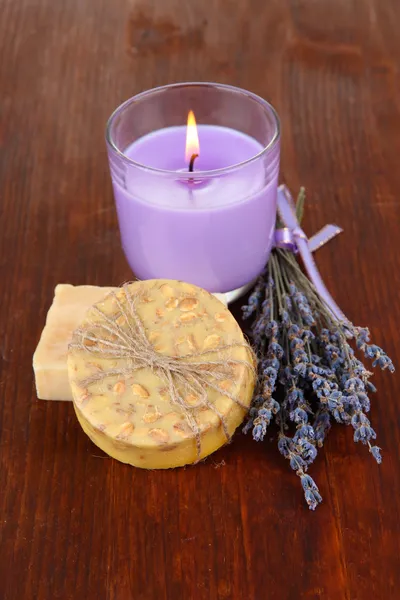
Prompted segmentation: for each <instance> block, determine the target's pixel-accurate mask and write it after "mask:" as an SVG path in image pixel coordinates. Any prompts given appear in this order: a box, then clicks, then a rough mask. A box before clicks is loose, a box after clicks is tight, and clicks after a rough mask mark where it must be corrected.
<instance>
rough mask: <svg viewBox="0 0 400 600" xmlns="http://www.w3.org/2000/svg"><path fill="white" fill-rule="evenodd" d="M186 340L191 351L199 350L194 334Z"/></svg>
mask: <svg viewBox="0 0 400 600" xmlns="http://www.w3.org/2000/svg"><path fill="white" fill-rule="evenodd" d="M186 340H187V343H188V346H189V349H190V350H192V351H193V350H197V349H198V348H197V344H196V340H195V339H194V335H193V334H192V333H191V334H190V335H189V336H188V337H187V338H186Z"/></svg>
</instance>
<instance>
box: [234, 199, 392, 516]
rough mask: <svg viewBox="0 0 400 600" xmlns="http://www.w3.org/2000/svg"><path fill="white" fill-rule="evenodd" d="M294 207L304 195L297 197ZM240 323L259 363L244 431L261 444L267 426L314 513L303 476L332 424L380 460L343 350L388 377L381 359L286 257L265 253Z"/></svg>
mask: <svg viewBox="0 0 400 600" xmlns="http://www.w3.org/2000/svg"><path fill="white" fill-rule="evenodd" d="M299 198H300V202H301V205H302V204H303V201H304V194H301V196H300V197H299ZM242 310H243V317H244V318H245V319H249V318H252V319H253V323H252V342H253V347H254V350H255V351H256V353H257V355H258V357H259V367H258V368H259V379H258V385H257V389H256V394H255V396H254V399H253V402H252V406H251V409H250V412H249V418H248V421H247V423H246V425H245V427H244V431H245V432H248V431H252V433H253V438H254V439H255V440H256V441H262V440H263V439H264V437H265V435H266V432H267V428H268V427H269V426H270V425H271V423H272V422H275V424H276V425H277V426H278V448H279V451H280V453H281V454H282V455H283V456H284V457H285V458H287V459H288V460H289V464H290V466H291V468H292V469H293V470H294V471H295V473H296V474H297V475H298V476H299V477H300V480H301V484H302V487H303V491H304V496H305V499H306V502H307V504H308V506H309V508H310V509H311V510H314V509H315V508H316V507H317V506H318V504H319V503H320V502H321V501H322V497H321V495H320V493H319V490H318V487H317V485H316V484H315V482H314V480H313V479H312V478H311V477H310V476H309V475H308V474H307V470H308V468H309V466H310V465H311V464H312V463H313V461H314V460H315V458H316V456H317V451H318V448H321V447H322V445H323V443H324V440H325V437H326V435H327V433H328V431H329V430H330V428H331V423H332V421H337V422H338V423H343V424H345V425H351V426H352V427H353V429H354V434H353V437H354V441H355V442H362V443H363V444H365V445H366V446H368V448H369V451H370V453H371V454H372V456H373V457H374V458H375V460H376V461H377V463H381V461H382V458H381V454H380V448H379V447H378V446H377V445H375V443H374V440H375V439H376V434H375V431H374V430H373V429H372V427H371V424H370V421H369V419H368V417H367V413H368V412H369V409H370V400H369V394H370V393H371V392H375V391H376V389H375V387H374V385H373V384H372V383H371V382H370V381H369V379H370V377H371V375H372V373H371V372H370V371H369V370H367V368H366V367H365V366H364V364H363V362H361V360H359V359H358V358H357V357H356V356H355V351H354V349H353V347H352V346H351V345H350V342H353V345H355V347H356V349H358V350H359V351H360V353H361V354H363V355H364V357H365V358H368V359H371V360H372V361H373V362H372V367H380V368H381V369H388V370H389V371H391V372H393V371H394V366H393V363H392V361H391V360H390V358H389V357H388V356H387V354H386V353H385V352H384V351H383V350H382V348H379V346H376V345H374V344H370V335H369V331H368V329H366V328H361V327H355V326H354V325H352V324H351V323H349V322H340V321H338V320H337V319H336V318H335V317H334V316H333V315H332V313H331V312H330V310H329V308H328V307H327V306H326V304H325V303H324V301H323V299H322V298H321V297H320V296H319V295H318V293H317V291H316V289H315V288H314V286H313V285H312V283H311V282H310V280H309V279H308V278H307V277H306V276H305V275H304V273H303V272H302V270H301V268H300V265H299V263H298V261H297V260H296V258H295V257H294V255H293V254H292V253H290V252H288V251H286V250H280V249H275V250H273V251H272V253H271V256H270V259H269V262H268V264H267V266H266V268H265V271H264V272H263V274H262V275H261V276H260V277H259V279H258V281H257V283H256V285H255V288H254V291H253V292H252V294H251V295H250V297H249V300H248V303H247V304H246V305H245V306H243V307H242Z"/></svg>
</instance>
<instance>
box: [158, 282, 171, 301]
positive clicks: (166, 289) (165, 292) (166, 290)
mask: <svg viewBox="0 0 400 600" xmlns="http://www.w3.org/2000/svg"><path fill="white" fill-rule="evenodd" d="M160 290H161V293H162V294H163V296H165V297H166V298H169V297H170V296H173V295H174V290H173V288H172V287H171V286H170V285H168V283H164V284H163V285H162V286H161V287H160Z"/></svg>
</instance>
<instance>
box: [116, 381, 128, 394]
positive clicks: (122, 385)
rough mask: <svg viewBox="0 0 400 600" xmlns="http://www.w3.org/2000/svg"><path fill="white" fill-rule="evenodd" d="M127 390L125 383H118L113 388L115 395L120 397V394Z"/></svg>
mask: <svg viewBox="0 0 400 600" xmlns="http://www.w3.org/2000/svg"><path fill="white" fill-rule="evenodd" d="M125 388H126V386H125V383H124V382H123V381H117V383H116V384H115V385H114V387H113V392H114V393H115V394H118V395H120V394H123V393H124V391H125Z"/></svg>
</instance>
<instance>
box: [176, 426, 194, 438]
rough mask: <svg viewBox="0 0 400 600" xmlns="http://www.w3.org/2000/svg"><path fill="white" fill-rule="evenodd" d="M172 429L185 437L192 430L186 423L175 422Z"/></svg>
mask: <svg viewBox="0 0 400 600" xmlns="http://www.w3.org/2000/svg"><path fill="white" fill-rule="evenodd" d="M174 430H175V431H176V432H177V433H179V434H180V435H183V436H184V437H187V436H188V435H190V434H191V433H192V430H191V428H190V427H189V425H188V424H187V423H175V425H174Z"/></svg>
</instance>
